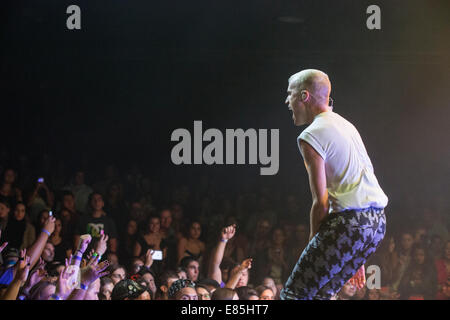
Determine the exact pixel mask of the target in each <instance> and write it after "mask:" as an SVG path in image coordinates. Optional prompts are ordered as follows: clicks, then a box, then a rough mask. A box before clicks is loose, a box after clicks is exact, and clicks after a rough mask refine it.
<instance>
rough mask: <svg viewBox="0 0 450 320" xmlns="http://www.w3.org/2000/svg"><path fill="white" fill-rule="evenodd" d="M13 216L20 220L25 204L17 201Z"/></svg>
mask: <svg viewBox="0 0 450 320" xmlns="http://www.w3.org/2000/svg"><path fill="white" fill-rule="evenodd" d="M14 218H16V220H17V221H22V220H23V218H25V206H24V205H23V204H21V203H19V204H18V205H17V206H16V208H15V210H14Z"/></svg>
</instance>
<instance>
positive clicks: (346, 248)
mask: <svg viewBox="0 0 450 320" xmlns="http://www.w3.org/2000/svg"><path fill="white" fill-rule="evenodd" d="M385 233H386V217H385V215H384V209H377V208H367V209H361V210H349V211H343V212H338V213H331V214H329V215H328V216H327V217H326V218H325V219H324V221H323V222H322V223H321V225H320V228H319V231H318V233H317V234H316V235H315V236H314V237H313V238H312V239H311V241H310V242H309V244H308V246H307V247H306V248H305V250H304V251H303V252H302V254H301V256H300V259H299V260H298V262H297V264H296V265H295V267H294V270H293V271H292V274H291V276H290V277H289V279H288V280H287V282H286V284H285V286H284V288H283V290H282V291H281V294H280V298H281V299H282V300H312V299H318V300H329V299H330V298H331V297H332V296H333V295H334V294H336V293H337V292H339V290H340V289H341V288H342V287H343V286H344V284H345V283H346V282H347V281H348V280H350V278H352V277H353V275H354V274H355V273H356V271H358V269H359V268H360V267H361V266H362V265H363V264H364V263H365V262H366V261H367V259H368V258H369V256H370V255H371V254H372V253H374V252H375V250H376V249H377V247H378V245H379V244H380V242H381V240H383V238H384V234H385Z"/></svg>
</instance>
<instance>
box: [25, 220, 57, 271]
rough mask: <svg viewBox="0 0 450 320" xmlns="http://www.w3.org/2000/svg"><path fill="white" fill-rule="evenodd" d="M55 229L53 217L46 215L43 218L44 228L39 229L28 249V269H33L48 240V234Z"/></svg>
mask: <svg viewBox="0 0 450 320" xmlns="http://www.w3.org/2000/svg"><path fill="white" fill-rule="evenodd" d="M53 231H55V217H48V218H47V220H45V223H44V228H43V229H42V230H41V233H40V234H39V236H38V238H37V239H36V241H35V242H34V244H33V245H32V246H31V247H30V248H29V249H28V256H29V257H30V269H33V267H34V265H35V264H36V263H37V262H38V260H39V257H40V256H41V254H42V251H44V247H45V244H46V243H47V241H48V238H49V237H50V235H51V234H52V233H53Z"/></svg>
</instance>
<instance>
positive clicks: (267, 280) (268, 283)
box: [262, 277, 277, 294]
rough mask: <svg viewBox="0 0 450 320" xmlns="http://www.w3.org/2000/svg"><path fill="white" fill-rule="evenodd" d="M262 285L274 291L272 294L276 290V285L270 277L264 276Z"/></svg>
mask: <svg viewBox="0 0 450 320" xmlns="http://www.w3.org/2000/svg"><path fill="white" fill-rule="evenodd" d="M262 285H263V286H266V287H269V288H270V289H272V292H274V294H275V293H276V292H277V286H276V285H275V281H273V279H272V278H270V277H265V278H264V280H263V283H262Z"/></svg>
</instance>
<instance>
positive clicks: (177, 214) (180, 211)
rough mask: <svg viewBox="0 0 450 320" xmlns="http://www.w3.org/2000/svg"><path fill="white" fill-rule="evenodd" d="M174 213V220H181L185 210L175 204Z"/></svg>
mask: <svg viewBox="0 0 450 320" xmlns="http://www.w3.org/2000/svg"><path fill="white" fill-rule="evenodd" d="M171 211H172V213H173V218H174V219H176V220H180V219H181V218H183V208H182V207H181V206H180V205H178V204H175V205H173V206H172V210H171Z"/></svg>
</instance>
